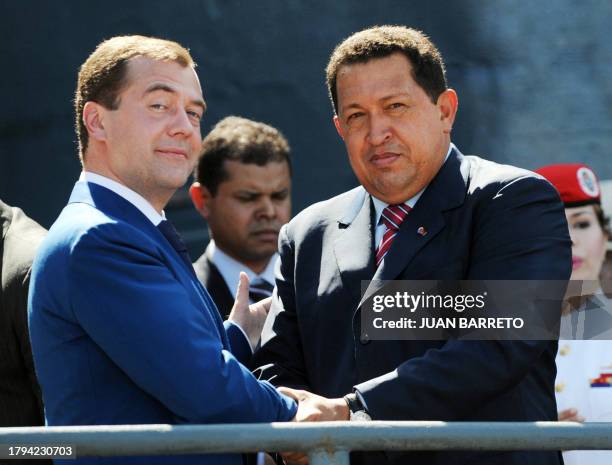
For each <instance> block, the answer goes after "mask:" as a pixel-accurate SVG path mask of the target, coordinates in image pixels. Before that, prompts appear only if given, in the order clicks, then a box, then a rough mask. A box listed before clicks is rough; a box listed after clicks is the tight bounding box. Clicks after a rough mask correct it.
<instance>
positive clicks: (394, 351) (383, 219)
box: [255, 26, 571, 465]
mask: <svg viewBox="0 0 612 465" xmlns="http://www.w3.org/2000/svg"><path fill="white" fill-rule="evenodd" d="M327 83H328V88H329V92H330V96H331V99H332V102H333V106H334V111H335V116H334V124H335V126H336V129H337V131H338V134H339V135H340V137H341V138H342V139H343V141H344V143H345V145H346V148H347V152H348V157H349V161H350V164H351V166H352V168H353V171H354V172H355V174H356V176H357V178H358V179H359V182H360V184H361V186H359V187H357V188H355V189H353V190H351V191H349V192H346V193H344V194H341V195H339V196H337V197H334V198H332V199H330V200H327V201H324V202H321V203H318V204H315V205H313V206H311V207H309V208H307V209H306V210H304V211H303V212H301V213H300V214H298V215H297V216H296V217H295V218H294V219H293V220H292V221H291V222H290V223H289V224H288V225H287V226H286V227H284V228H283V229H282V230H281V234H280V240H279V244H280V257H281V264H280V271H279V273H278V274H277V289H278V292H277V296H276V298H275V299H274V300H273V304H272V309H271V312H270V314H269V315H268V319H267V321H266V325H265V326H264V331H263V334H262V346H261V350H260V351H259V352H258V353H257V354H256V355H255V365H257V366H261V369H260V370H261V371H262V372H263V376H264V378H271V377H274V378H273V382H274V383H275V384H278V385H285V386H293V387H299V388H302V389H304V390H308V391H312V392H315V393H318V394H320V395H323V396H326V397H333V398H338V397H340V396H345V395H346V397H345V398H346V407H345V409H344V410H342V411H339V416H338V417H337V419H345V420H346V419H349V418H351V419H368V418H371V419H373V420H442V421H461V420H471V421H534V420H556V407H555V397H554V388H553V383H554V378H555V353H556V349H557V344H556V342H555V341H520V340H519V341H497V342H494V341H461V340H452V341H446V342H445V341H414V340H412V341H400V340H393V341H379V340H368V339H367V338H362V334H361V329H360V324H361V322H360V312H361V301H362V293H361V282H362V281H367V280H371V279H374V280H377V281H378V282H380V280H383V281H384V280H411V281H414V280H436V279H448V280H486V279H491V280H515V279H520V280H544V279H554V280H567V279H568V278H569V276H570V273H571V251H570V241H569V237H568V232H567V224H566V221H565V218H564V213H563V206H562V204H561V203H560V201H559V197H558V195H557V193H556V192H555V189H554V188H553V187H552V186H551V185H550V184H549V183H547V182H546V181H545V180H543V179H542V178H541V177H539V176H538V175H535V174H533V173H531V172H528V171H525V170H521V169H518V168H514V167H511V166H505V165H499V164H496V163H493V162H490V161H486V160H484V159H482V158H479V157H475V156H464V155H462V154H461V153H460V152H459V150H458V149H457V148H456V147H455V146H454V145H453V144H452V143H451V138H450V134H451V130H452V127H453V123H454V121H455V114H456V112H457V106H458V99H457V94H456V93H455V91H454V90H452V89H450V88H448V86H447V83H446V78H445V71H444V64H443V61H442V57H441V56H440V53H439V52H438V50H437V49H436V48H435V46H434V45H433V44H432V43H431V42H430V40H429V39H428V38H427V37H426V36H425V35H424V34H423V33H421V32H419V31H416V30H414V29H408V28H405V27H397V26H395V27H391V26H384V27H375V28H371V29H368V30H364V31H361V32H359V33H356V34H354V35H353V36H351V37H349V38H348V39H346V40H345V41H344V42H342V43H341V44H340V45H339V46H338V47H337V48H336V49H335V50H334V52H333V54H332V56H331V58H330V62H329V64H328V67H327ZM378 285H379V284H377V283H372V284H370V287H372V286H378ZM371 290H372V289H371V288H369V289H368V290H367V291H366V293H368V294H369V293H371ZM287 458H288V459H289V460H292V459H296V458H297V459H298V461H299V459H300V458H299V457H296V456H295V455H291V456H287ZM353 459H354V460H355V462H356V463H368V464H385V463H397V464H400V463H401V464H403V463H411V464H415V463H423V464H444V465H450V464H464V463H465V464H468V463H469V464H498V463H499V464H522V465H523V464H538V465H541V464H558V463H561V459H560V454H559V453H557V452H508V453H482V452H462V453H459V452H436V453H419V454H402V453H394V454H392V453H384V452H381V453H372V454H361V455H359V454H355V455H354V457H353Z"/></svg>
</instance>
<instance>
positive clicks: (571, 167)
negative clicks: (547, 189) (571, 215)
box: [536, 163, 601, 207]
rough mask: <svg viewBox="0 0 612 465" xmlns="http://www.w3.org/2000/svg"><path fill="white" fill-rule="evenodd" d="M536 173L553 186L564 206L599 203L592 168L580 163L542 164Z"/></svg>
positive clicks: (597, 186)
mask: <svg viewBox="0 0 612 465" xmlns="http://www.w3.org/2000/svg"><path fill="white" fill-rule="evenodd" d="M536 173H538V174H540V175H542V176H544V177H545V178H546V179H548V180H549V181H550V182H551V184H552V185H553V186H555V188H556V189H557V191H559V195H560V196H561V200H562V201H563V203H564V204H565V206H566V207H579V206H581V205H589V204H594V203H597V204H599V203H601V189H599V180H598V179H597V176H596V175H595V173H594V172H593V170H592V169H591V168H589V167H588V166H586V165H583V164H582V163H563V164H559V165H548V166H543V167H542V168H539V169H537V170H536Z"/></svg>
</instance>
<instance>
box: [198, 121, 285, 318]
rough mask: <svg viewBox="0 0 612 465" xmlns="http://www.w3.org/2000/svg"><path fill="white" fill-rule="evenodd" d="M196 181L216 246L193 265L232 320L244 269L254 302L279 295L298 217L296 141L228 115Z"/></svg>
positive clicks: (208, 140)
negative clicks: (286, 237)
mask: <svg viewBox="0 0 612 465" xmlns="http://www.w3.org/2000/svg"><path fill="white" fill-rule="evenodd" d="M194 177H195V182H194V183H193V184H192V185H191V188H190V190H189V192H190V194H191V199H192V201H193V204H194V205H195V207H196V209H197V210H198V212H199V213H200V214H201V215H202V216H203V217H204V218H205V219H206V222H207V223H208V231H209V233H210V242H209V243H208V246H207V247H206V251H205V252H204V253H203V254H202V256H201V257H200V258H198V260H196V262H195V263H194V264H193V267H194V268H195V270H196V275H197V276H198V279H199V280H200V282H201V283H202V284H203V285H204V287H206V289H207V290H208V292H209V293H210V295H211V296H212V298H213V300H214V301H215V303H216V304H217V308H218V309H219V312H221V316H222V317H223V318H224V319H225V318H227V316H228V315H229V312H230V310H231V309H232V306H233V304H234V297H235V293H236V289H237V287H238V277H239V276H240V273H241V272H245V273H246V274H247V275H248V277H249V280H250V292H249V297H250V301H251V302H252V303H254V302H257V301H259V300H261V299H263V298H266V297H269V296H270V295H272V289H274V268H275V266H276V262H277V260H278V254H277V247H278V232H279V231H280V228H281V226H283V225H284V224H285V223H287V222H288V221H289V218H290V217H291V159H290V151H289V144H288V143H287V140H286V139H285V137H284V136H283V135H282V134H281V133H280V131H279V130H278V129H276V128H273V127H272V126H269V125H267V124H264V123H260V122H257V121H252V120H250V119H246V118H240V117H237V116H228V117H227V118H224V119H222V120H221V121H219V122H218V123H217V124H216V125H215V127H214V128H213V129H212V131H210V132H209V133H208V135H207V136H206V137H205V138H204V140H203V141H202V153H201V155H200V158H199V160H198V164H197V166H196V169H195V172H194Z"/></svg>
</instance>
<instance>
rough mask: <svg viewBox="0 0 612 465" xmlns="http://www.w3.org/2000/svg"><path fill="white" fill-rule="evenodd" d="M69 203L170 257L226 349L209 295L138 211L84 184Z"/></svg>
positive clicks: (107, 192) (101, 189)
mask: <svg viewBox="0 0 612 465" xmlns="http://www.w3.org/2000/svg"><path fill="white" fill-rule="evenodd" d="M68 203H86V204H88V205H91V206H93V207H95V208H96V209H98V210H100V211H102V212H104V213H105V214H106V215H109V216H111V217H114V218H118V219H120V220H122V221H125V222H127V223H129V224H131V225H132V226H134V227H136V228H138V229H139V230H140V231H142V232H144V233H145V234H147V235H148V236H149V237H151V239H152V240H153V241H155V242H156V243H157V244H158V245H160V246H161V247H162V248H163V249H164V250H165V252H166V254H167V255H168V257H172V261H173V262H174V266H173V271H175V272H176V273H180V274H181V275H182V277H180V281H181V282H182V284H183V286H184V287H185V288H186V290H187V292H189V289H193V290H196V292H197V293H198V295H199V296H200V298H202V299H203V300H204V302H205V303H206V304H205V305H203V308H202V311H203V312H204V313H205V314H207V315H208V316H210V318H212V320H213V322H214V324H215V326H216V328H217V331H218V332H219V337H220V338H221V340H222V341H223V343H224V344H225V345H227V346H228V347H229V340H228V339H227V335H226V333H225V330H224V329H223V321H222V320H221V315H220V314H219V312H218V311H217V308H216V306H215V304H214V302H213V301H212V299H211V298H210V295H209V294H208V292H207V291H206V289H204V287H203V286H202V284H201V283H200V282H199V281H198V279H197V277H196V275H195V273H193V272H191V270H188V269H187V265H186V263H184V262H183V260H182V259H181V258H180V256H179V255H178V253H177V252H176V250H174V247H172V245H170V243H169V242H168V240H167V239H166V238H165V237H164V235H163V234H162V233H161V231H160V230H159V229H157V227H156V226H155V225H154V224H153V223H151V221H150V220H149V219H148V218H147V217H146V216H145V215H144V214H143V213H142V212H141V211H140V210H139V209H138V208H136V207H135V206H134V205H132V204H131V203H130V202H128V201H127V200H126V199H124V198H123V197H121V196H120V195H118V194H116V193H115V192H113V191H111V190H110V189H107V188H106V187H103V186H99V185H97V184H94V183H86V182H77V183H76V184H75V186H74V189H73V190H72V194H71V195H70V200H69V202H68Z"/></svg>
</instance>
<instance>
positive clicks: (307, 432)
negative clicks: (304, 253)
mask: <svg viewBox="0 0 612 465" xmlns="http://www.w3.org/2000/svg"><path fill="white" fill-rule="evenodd" d="M0 444H4V445H6V444H12V445H18V444H37V445H44V444H55V445H57V444H70V445H72V446H74V447H75V449H76V455H77V456H78V457H85V456H129V455H175V454H208V453H241V452H256V451H260V450H266V451H301V452H305V453H307V454H308V456H309V459H310V463H311V464H312V465H323V464H336V465H348V463H349V451H356V450H360V451H372V450H379V451H380V450H389V451H391V450H394V451H397V450H405V451H409V450H412V451H415V450H480V451H483V450H497V451H504V450H505V451H510V450H560V449H564V450H572V449H612V423H587V424H580V423H566V422H534V423H526V422H520V423H519V422H517V423H504V422H492V423H491V422H489V423H484V422H471V423H468V422H454V423H446V422H437V421H401V422H385V421H373V422H363V423H358V422H323V423H300V424H298V423H265V424H240V425H237V424H224V425H113V426H56V427H28V428H0Z"/></svg>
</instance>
